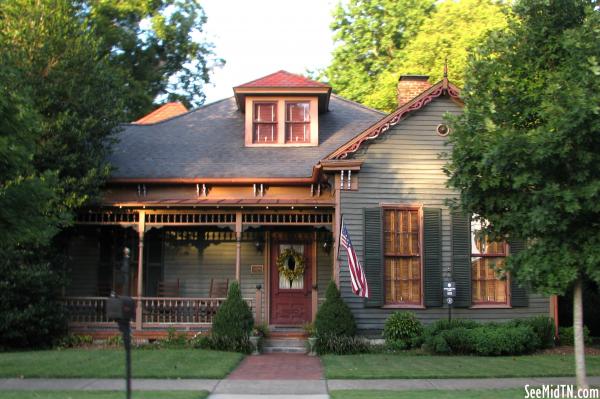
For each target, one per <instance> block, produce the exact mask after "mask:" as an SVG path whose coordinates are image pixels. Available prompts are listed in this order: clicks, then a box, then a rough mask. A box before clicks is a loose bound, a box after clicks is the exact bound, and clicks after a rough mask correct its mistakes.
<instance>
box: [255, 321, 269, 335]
mask: <svg viewBox="0 0 600 399" xmlns="http://www.w3.org/2000/svg"><path fill="white" fill-rule="evenodd" d="M252 334H253V335H255V336H257V337H264V338H269V335H271V330H269V325H268V324H267V323H261V324H257V325H255V326H254V329H253V330H252Z"/></svg>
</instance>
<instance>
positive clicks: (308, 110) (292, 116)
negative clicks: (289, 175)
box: [233, 71, 331, 147]
mask: <svg viewBox="0 0 600 399" xmlns="http://www.w3.org/2000/svg"><path fill="white" fill-rule="evenodd" d="M233 92H234V94H235V102H236V103H237V106H238V109H239V110H240V111H241V112H242V113H244V145H245V146H246V147H316V146H318V145H319V114H322V113H325V112H327V111H328V106H329V97H330V95H331V86H329V85H327V84H325V83H321V82H317V81H314V80H311V79H308V78H306V77H304V76H300V75H295V74H293V73H289V72H286V71H277V72H275V73H272V74H270V75H267V76H263V77H262V78H260V79H256V80H253V81H251V82H247V83H244V84H242V85H239V86H236V87H234V88H233Z"/></svg>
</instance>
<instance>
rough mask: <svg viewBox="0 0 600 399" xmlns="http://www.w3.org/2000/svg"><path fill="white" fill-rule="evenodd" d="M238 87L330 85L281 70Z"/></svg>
mask: <svg viewBox="0 0 600 399" xmlns="http://www.w3.org/2000/svg"><path fill="white" fill-rule="evenodd" d="M238 87H329V85H327V84H325V83H321V82H317V81H315V80H311V79H308V78H306V77H304V76H301V75H296V74H294V73H290V72H287V71H284V70H281V71H277V72H275V73H272V74H270V75H267V76H263V77H262V78H258V79H255V80H253V81H251V82H248V83H244V84H241V85H239V86H236V88H238Z"/></svg>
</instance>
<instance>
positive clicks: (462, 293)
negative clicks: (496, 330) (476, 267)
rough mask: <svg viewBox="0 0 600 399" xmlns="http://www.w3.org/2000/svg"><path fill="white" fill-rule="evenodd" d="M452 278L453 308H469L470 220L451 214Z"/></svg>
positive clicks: (460, 215) (455, 213)
mask: <svg viewBox="0 0 600 399" xmlns="http://www.w3.org/2000/svg"><path fill="white" fill-rule="evenodd" d="M452 276H453V278H454V281H455V282H456V298H455V300H454V306H456V307H469V306H471V220H470V217H469V216H467V215H465V214H463V213H459V212H453V213H452Z"/></svg>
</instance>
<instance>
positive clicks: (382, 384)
mask: <svg viewBox="0 0 600 399" xmlns="http://www.w3.org/2000/svg"><path fill="white" fill-rule="evenodd" d="M588 382H589V383H590V385H592V386H598V385H600V377H588ZM527 384H529V385H531V386H539V385H542V384H554V385H556V384H575V378H574V377H548V378H481V379H479V378H477V379H410V380H409V379H395V380H324V379H322V380H254V381H251V380H228V379H224V380H192V379H185V380H154V379H152V380H150V379H134V380H133V384H132V386H133V389H134V390H139V391H199V390H206V391H210V392H212V393H213V394H214V395H212V396H211V397H216V398H223V396H215V395H223V394H237V395H240V394H244V395H258V394H264V395H278V397H279V396H280V395H281V394H286V395H327V392H328V391H330V390H338V389H383V390H409V389H410V390H418V389H440V390H450V389H503V388H523V387H524V386H525V385H527ZM124 388H125V382H124V381H123V380H122V379H84V378H81V379H72V378H68V379H64V378H60V379H58V378H51V379H50V378H25V379H19V378H4V379H0V390H121V389H124ZM240 398H241V396H240Z"/></svg>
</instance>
